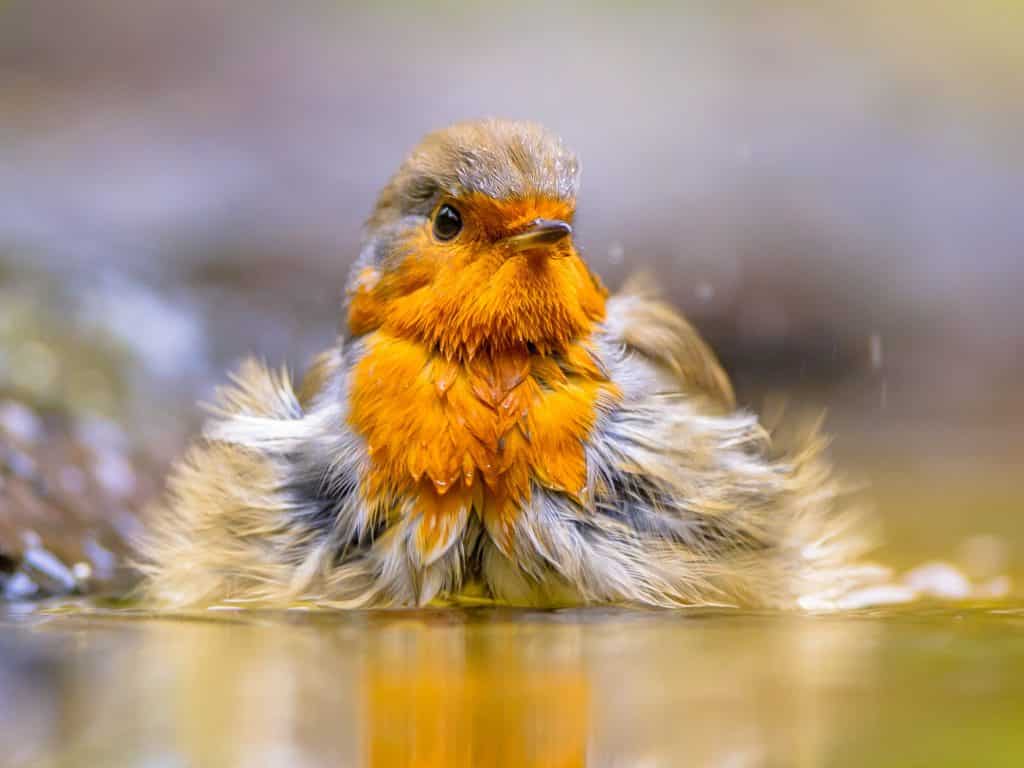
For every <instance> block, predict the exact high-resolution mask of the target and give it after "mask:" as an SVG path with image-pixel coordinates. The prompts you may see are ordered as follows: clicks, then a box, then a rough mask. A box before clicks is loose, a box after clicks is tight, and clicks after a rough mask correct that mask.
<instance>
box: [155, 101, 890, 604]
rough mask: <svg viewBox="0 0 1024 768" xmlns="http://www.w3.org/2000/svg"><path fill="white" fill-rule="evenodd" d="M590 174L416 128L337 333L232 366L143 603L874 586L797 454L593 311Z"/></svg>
mask: <svg viewBox="0 0 1024 768" xmlns="http://www.w3.org/2000/svg"><path fill="white" fill-rule="evenodd" d="M578 180H579V165H578V163H577V160H576V158H575V156H574V155H573V154H572V153H571V152H570V151H569V150H568V149H567V148H566V147H565V146H564V144H563V143H562V142H561V140H560V139H559V138H558V137H556V136H555V135H553V134H551V133H550V132H548V131H546V130H545V129H543V128H542V127H540V126H538V125H536V124H532V123H525V122H511V121H500V120H485V121H478V122H468V123H462V124H457V125H454V126H451V127H449V128H447V129H445V130H442V131H439V132H436V133H433V134H430V135H429V136H427V137H426V138H425V139H424V140H423V141H422V142H421V143H420V144H419V146H417V147H416V149H415V150H413V152H412V154H411V155H409V157H408V158H407V159H406V160H405V162H404V163H403V164H402V166H401V167H400V168H399V170H398V172H397V173H396V174H395V175H394V176H393V177H392V178H391V180H390V181H389V182H388V184H387V186H385V187H384V190H383V191H382V192H381V193H380V196H379V197H378V199H377V204H376V207H375V208H374V210H373V213H372V215H371V216H370V218H369V220H368V222H367V224H366V227H365V233H364V237H363V241H362V245H361V250H360V253H359V257H358V259H357V261H356V263H355V266H354V267H353V269H352V272H351V277H350V280H349V282H348V286H347V306H346V317H345V323H344V324H345V325H346V326H347V333H345V334H344V339H343V340H341V341H339V342H338V343H337V344H336V345H335V346H334V347H333V348H331V349H330V350H328V351H327V352H326V353H324V354H323V355H321V356H320V357H319V358H318V359H317V360H316V361H315V362H314V364H313V365H312V366H311V368H310V370H309V371H308V372H307V374H306V375H305V377H304V379H303V380H302V382H301V384H300V385H293V383H292V381H291V379H290V377H289V375H288V374H287V372H276V371H272V370H269V369H268V368H266V367H265V366H263V365H261V364H258V363H255V362H248V363H246V364H244V365H243V366H242V368H241V370H240V371H239V372H238V373H237V375H236V376H235V378H234V381H233V386H231V387H230V388H226V389H225V390H223V391H222V392H221V394H220V396H219V398H218V401H217V403H216V405H215V406H214V412H213V414H212V416H211V420H210V421H209V422H208V424H207V426H206V429H205V431H204V434H203V438H202V439H201V440H200V441H199V442H198V443H197V444H196V445H195V446H193V447H192V449H191V450H190V451H189V452H188V454H187V455H186V457H185V458H184V459H183V460H182V461H181V463H180V464H179V465H178V466H177V468H176V469H175V471H174V472H173V473H172V476H171V479H170V481H169V492H168V499H167V501H166V503H165V504H164V505H163V506H162V507H161V508H160V509H159V510H158V512H157V513H156V514H155V516H154V519H153V520H152V523H151V526H150V528H149V531H148V534H147V535H146V537H145V539H144V540H143V541H142V542H141V547H140V555H141V557H140V561H141V562H140V565H141V568H142V569H143V571H144V573H145V574H146V577H147V578H146V587H145V588H146V593H147V595H148V597H149V599H150V600H152V601H153V602H155V603H156V604H158V605H163V606H166V607H182V606H191V605H202V604H209V603H212V602H223V601H247V602H253V603H261V604H268V603H269V604H280V603H285V602H292V601H313V602H316V603H319V604H324V605H334V606H339V607H377V606H379V607H404V606H421V605H425V604H428V603H432V602H433V603H443V602H450V601H460V600H471V599H483V600H493V601H495V602H499V603H504V604H512V605H527V606H562V605H580V604H612V603H614V604H635V605H636V604H638V605H648V606H680V605H709V604H716V605H719V604H730V605H752V606H772V607H798V606H807V605H814V606H820V605H824V604H828V601H829V600H830V599H832V598H833V597H835V596H837V595H840V594H842V593H843V592H844V591H846V590H847V589H849V588H850V587H851V586H853V585H856V584H859V583H860V582H862V581H863V580H864V579H865V578H866V577H867V574H869V573H870V572H871V568H870V567H868V566H864V565H861V564H860V563H859V561H858V560H857V555H858V550H859V545H858V541H859V540H858V539H857V537H856V536H854V535H853V534H851V533H849V532H848V526H847V525H846V524H845V521H846V519H847V516H846V515H845V514H844V513H843V512H842V511H840V510H838V509H837V504H836V499H835V497H836V494H837V491H836V484H835V482H834V481H833V480H832V479H830V472H829V465H828V463H827V461H826V459H825V458H824V457H823V456H822V444H823V441H822V440H821V439H820V438H819V437H817V436H815V435H810V436H808V437H805V438H803V439H802V440H801V441H800V442H799V443H798V444H797V445H796V446H794V447H791V448H789V449H788V450H783V449H782V448H780V447H778V446H777V445H775V444H774V443H773V441H772V439H771V438H770V437H769V435H768V433H767V431H766V430H765V429H764V428H763V427H762V426H761V425H760V423H759V422H758V420H757V418H756V417H755V416H754V415H752V414H750V413H748V412H746V411H744V410H739V409H737V407H736V404H735V402H734V397H733V391H732V388H731V385H730V383H729V379H728V378H727V376H726V374H725V373H724V372H723V370H722V368H721V367H720V365H719V363H718V361H717V360H716V358H715V356H714V354H713V353H712V352H711V350H710V349H709V348H708V346H707V345H706V344H705V343H704V341H703V340H702V339H701V338H700V336H699V335H698V334H697V333H696V331H695V330H694V329H693V327H691V326H690V325H689V324H688V323H687V322H686V320H684V319H683V318H682V317H681V316H680V315H679V314H677V313H676V312H675V311H674V310H673V309H672V308H671V307H670V306H668V305H667V304H665V303H663V302H662V301H660V300H659V299H658V298H657V297H656V296H655V295H654V294H653V293H652V292H651V291H650V290H647V289H645V288H642V287H638V286H636V285H634V286H632V287H627V288H626V289H625V290H623V291H622V292H620V293H617V294H615V295H609V292H608V291H607V290H606V289H605V287H604V286H603V285H602V283H601V281H600V280H599V279H598V277H597V276H596V275H594V273H592V272H591V271H590V269H589V268H588V266H587V264H586V263H585V262H584V260H583V259H582V258H581V256H580V253H579V251H578V250H577V248H576V246H575V244H574V242H573V215H574V211H575V206H576V196H577V187H578Z"/></svg>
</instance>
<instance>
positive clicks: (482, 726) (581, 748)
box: [362, 626, 590, 768]
mask: <svg viewBox="0 0 1024 768" xmlns="http://www.w3.org/2000/svg"><path fill="white" fill-rule="evenodd" d="M524 634H525V635H526V636H525V637H523V638H520V639H519V640H521V642H513V643H511V644H510V643H508V642H507V641H508V638H507V636H506V635H504V634H502V635H494V634H492V635H491V636H490V637H488V635H487V633H486V632H484V633H483V636H482V637H479V638H476V637H467V636H466V634H465V632H464V631H459V630H458V629H456V628H451V630H450V631H447V632H444V633H440V634H439V633H437V631H436V628H434V629H431V628H429V627H423V626H418V627H406V628H404V631H403V635H404V636H402V637H399V638H395V640H396V642H393V643H390V644H389V643H385V644H383V645H382V646H379V647H378V648H376V649H375V650H374V651H372V652H371V653H370V654H369V657H368V659H367V660H366V661H367V663H366V668H365V674H364V677H363V686H362V687H363V693H364V700H365V717H364V720H363V723H364V729H365V734H364V739H365V742H364V743H365V753H364V759H365V761H366V764H368V765H370V766H374V767H375V768H383V767H384V766H405V765H415V766H467V767H468V766H481V765H487V766H545V767H548V766H550V767H552V768H555V767H557V768H573V767H575V766H583V765H585V764H586V746H587V734H588V731H589V720H590V688H589V685H588V683H587V678H586V675H585V673H584V669H583V666H582V662H581V660H580V657H579V654H578V653H576V654H574V653H573V650H572V649H571V648H566V649H562V650H563V653H559V654H555V657H554V658H552V657H551V655H550V654H549V653H547V654H544V655H543V656H541V654H539V653H531V648H530V638H529V636H528V635H529V633H524ZM496 638H500V640H501V642H494V640H495V639H496ZM496 672H497V674H496Z"/></svg>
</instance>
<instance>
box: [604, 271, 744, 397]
mask: <svg viewBox="0 0 1024 768" xmlns="http://www.w3.org/2000/svg"><path fill="white" fill-rule="evenodd" d="M605 328H606V332H607V333H608V335H609V337H610V340H612V341H613V342H616V343H619V344H621V345H623V346H624V347H626V348H627V349H629V350H632V351H634V352H636V353H638V354H641V355H643V356H645V357H647V358H648V359H649V360H651V361H652V362H653V363H655V364H656V365H657V366H659V367H660V368H663V369H665V370H666V371H667V372H668V373H669V374H670V375H671V376H672V377H673V378H674V380H675V381H676V382H678V384H679V386H680V388H681V390H682V391H683V392H686V393H688V394H696V395H702V396H704V397H706V398H708V399H709V400H710V401H711V402H712V403H715V404H716V405H718V406H719V407H721V408H722V409H724V410H732V409H733V408H734V407H735V405H736V400H735V396H734V394H733V389H732V383H731V382H730V381H729V377H728V376H727V375H726V373H725V371H724V370H722V366H721V364H720V363H719V362H718V358H717V357H716V356H715V353H714V352H712V351H711V348H710V347H709V346H708V345H707V343H706V342H705V341H704V340H703V339H702V338H701V337H700V334H699V333H697V331H696V329H695V328H694V327H693V326H692V325H690V323H688V322H687V321H686V319H685V318H684V317H683V316H682V315H680V314H679V313H678V312H677V311H676V310H675V309H673V308H672V307H671V306H670V305H669V304H667V303H665V302H664V301H661V300H660V299H659V298H658V297H657V292H656V290H655V289H653V288H652V287H650V285H649V284H648V283H647V281H645V280H642V279H636V280H632V281H629V282H627V284H626V285H625V286H624V287H623V289H622V291H620V292H619V293H617V294H615V295H614V296H612V298H611V299H609V301H608V311H607V320H606V321H605Z"/></svg>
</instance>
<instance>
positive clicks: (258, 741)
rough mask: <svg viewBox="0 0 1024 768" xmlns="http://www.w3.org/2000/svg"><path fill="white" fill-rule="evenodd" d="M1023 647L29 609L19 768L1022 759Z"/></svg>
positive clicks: (914, 632)
mask: <svg viewBox="0 0 1024 768" xmlns="http://www.w3.org/2000/svg"><path fill="white" fill-rule="evenodd" d="M1022 629H1024V604H1019V603H999V604H997V603H990V604H984V603H973V604H964V605H960V606H952V607H951V606H948V605H947V606H945V607H943V606H938V605H935V606H929V605H926V604H918V605H916V606H914V607H912V608H905V609H900V610H887V611H885V612H863V613H855V614H844V615H842V616H794V615H758V614H748V613H738V612H730V611H687V612H643V611H627V610H572V611H555V612H526V611H512V610H496V609H471V610H464V611H455V610H433V611H419V612H404V613H394V612H349V613H333V612H332V613H326V612H310V611H299V610H295V611H283V612H273V613H265V612H217V613H204V614H197V615H193V616H188V617H178V618H157V617H153V616H147V615H146V614H144V613H139V612H124V611H117V610H105V609H99V608H97V607H95V606H89V605H87V604H86V605H73V606H71V608H70V609H69V608H67V607H65V608H63V609H59V610H57V611H55V610H54V609H53V608H51V609H49V610H42V611H40V610H38V609H35V610H32V611H26V612H24V613H19V611H18V609H17V607H12V608H9V609H8V610H7V613H6V614H5V615H4V616H3V618H2V619H0V681H2V685H0V696H2V697H3V699H5V701H2V702H0V703H2V707H0V718H2V719H0V739H2V743H3V744H4V745H5V747H4V750H5V754H6V759H7V761H8V762H7V763H6V764H8V765H14V766H20V765H32V766H79V765H103V766H122V765H124V766H160V767H161V768H162V767H163V766H186V765H187V766H193V765H196V766H203V765H217V766H221V765H224V766H230V765H287V766H304V765H320V764H331V765H371V766H392V765H416V766H434V765H437V766H583V765H590V766H662V765H669V766H672V765H714V766H762V765H769V766H770V765H797V766H809V765H840V766H841V765H850V766H862V765H879V766H885V765H893V766H910V765H927V766H937V765H967V764H974V765H981V764H984V765H993V766H998V765H1007V766H1010V765H1020V764H1021V763H1022V761H1024V738H1022V737H1021V735H1020V734H1021V725H1022V723H1024V632H1022ZM12 745H13V746H12ZM12 750H13V752H12Z"/></svg>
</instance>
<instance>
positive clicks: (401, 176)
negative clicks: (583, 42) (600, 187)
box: [368, 120, 579, 230]
mask: <svg viewBox="0 0 1024 768" xmlns="http://www.w3.org/2000/svg"><path fill="white" fill-rule="evenodd" d="M578 181H579V163H578V161H577V160H576V156H575V155H574V154H573V153H572V152H570V151H569V150H568V149H567V148H566V147H565V145H564V144H563V143H562V140H561V139H560V138H558V136H556V135H554V134H553V133H551V132H549V131H547V130H546V129H545V128H544V127H543V126H540V125H538V124H536V123H530V122H520V121H514V120H477V121H472V122H465V123H456V124H455V125H452V126H450V127H448V128H445V129H443V130H440V131H436V132H434V133H431V134H429V135H428V136H427V137H426V138H424V139H423V141H421V142H420V144H419V145H418V146H417V147H416V149H414V150H413V151H412V153H411V154H410V155H409V157H408V158H406V160H405V162H404V163H402V166H401V167H400V168H399V169H398V172H397V173H396V174H395V175H394V176H393V177H392V178H391V181H390V182H389V183H388V185H387V186H386V187H385V188H384V190H383V191H382V192H381V194H380V197H379V198H378V200H377V207H376V209H375V210H374V214H373V216H372V217H371V218H370V221H369V223H368V227H369V228H370V229H371V230H372V229H374V228H375V227H376V226H379V225H381V224H385V223H387V222H389V221H394V220H395V219H398V218H402V217H405V216H416V215H420V216H426V215H429V214H430V212H431V210H432V209H433V208H434V206H435V205H436V204H437V200H438V199H439V198H440V197H441V196H442V195H451V196H453V197H459V196H461V195H465V194H468V193H474V192H476V193H482V194H484V195H487V196H489V197H493V198H495V199H499V200H500V199H515V198H522V197H529V196H535V195H536V196H541V197H550V198H554V199H561V200H569V201H571V200H574V199H575V197H576V190H577V185H578Z"/></svg>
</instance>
